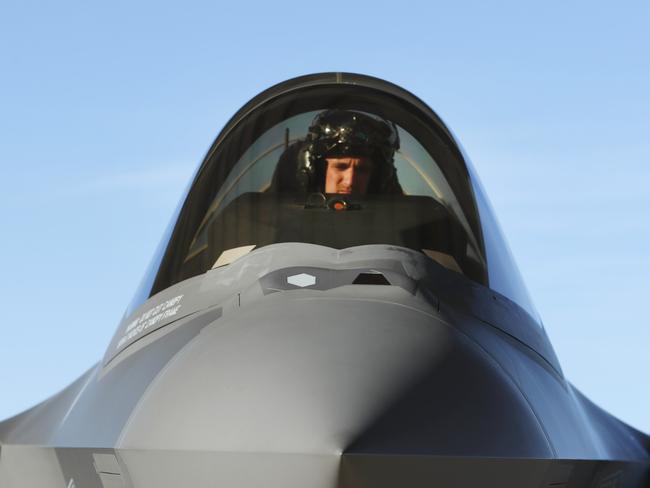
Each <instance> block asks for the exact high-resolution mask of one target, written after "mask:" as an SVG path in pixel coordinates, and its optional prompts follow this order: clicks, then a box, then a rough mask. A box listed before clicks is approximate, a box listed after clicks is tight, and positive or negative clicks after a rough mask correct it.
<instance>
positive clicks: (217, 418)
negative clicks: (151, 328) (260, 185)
mask: <svg viewBox="0 0 650 488" xmlns="http://www.w3.org/2000/svg"><path fill="white" fill-rule="evenodd" d="M277 295H281V294H277ZM268 298H269V299H268V300H265V302H264V303H263V304H260V305H259V306H255V307H250V308H249V309H244V308H242V309H241V310H240V311H238V312H237V313H234V314H232V315H230V316H226V317H222V318H221V319H219V320H218V321H216V322H215V323H213V324H211V325H210V326H208V327H206V328H205V329H203V331H202V332H201V333H200V334H199V335H198V336H197V337H196V338H195V339H194V340H193V341H192V342H190V343H189V344H187V345H186V346H185V347H184V348H183V349H182V350H181V351H180V352H179V353H177V355H176V356H175V357H174V358H173V359H172V360H171V361H170V362H169V363H168V364H167V366H166V367H165V368H164V370H163V371H161V373H160V374H159V375H158V377H157V378H156V379H155V380H154V381H153V383H152V384H151V385H150V387H149V388H148V390H147V392H146V394H145V395H144V397H143V398H142V400H141V401H140V403H139V405H138V406H137V408H136V410H135V411H134V413H133V414H132V415H131V418H130V419H129V422H128V423H127V426H126V427H125V429H124V432H123V434H122V437H121V440H120V445H119V447H120V448H121V449H139V450H142V449H145V450H146V449H156V450H169V451H176V452H178V451H182V452H213V453H214V452H220V453H229V454H228V456H229V457H228V456H227V457H228V459H230V461H228V463H227V464H228V465H229V466H235V465H236V466H238V468H237V470H238V471H237V473H239V474H241V473H243V472H246V470H247V468H246V466H247V465H248V464H247V462H244V461H241V460H242V459H244V458H242V457H241V456H242V455H245V456H246V455H252V456H254V458H255V460H254V461H250V462H252V463H253V464H255V465H256V466H261V465H264V463H271V461H269V460H268V459H269V458H268V455H269V454H271V455H273V459H275V461H273V462H272V463H271V464H273V463H277V462H278V459H283V461H282V462H284V463H286V466H285V468H286V469H290V470H294V471H295V470H296V469H297V471H295V472H294V474H296V473H298V472H304V473H307V472H312V473H313V472H318V473H320V475H319V477H320V478H319V479H320V480H321V481H319V483H317V485H315V484H314V479H313V476H312V475H310V476H307V474H305V478H304V480H311V481H310V486H321V482H322V483H324V484H322V486H332V483H335V482H336V480H337V477H338V476H339V474H338V469H339V463H340V459H341V456H342V455H347V454H352V453H354V454H356V455H364V454H400V455H401V454H434V455H486V454H487V455H490V454H491V455H492V456H494V457H498V456H504V455H512V454H513V453H515V455H534V456H541V457H544V456H547V455H548V451H545V450H544V449H543V448H541V449H540V448H539V446H540V445H543V442H544V441H543V439H544V436H543V433H541V431H540V430H539V426H537V424H536V423H535V422H536V421H535V420H534V416H533V415H532V413H531V412H530V408H529V407H528V406H527V405H526V404H525V400H523V399H522V397H521V395H520V394H519V392H518V391H517V390H516V388H514V387H513V385H512V383H511V382H509V380H508V379H507V378H506V377H504V375H502V374H501V372H500V370H499V368H498V366H496V365H495V363H494V362H493V360H491V359H490V358H489V357H488V356H487V355H486V354H485V353H484V352H483V351H482V350H481V349H480V348H479V347H478V346H477V345H476V344H474V343H472V342H471V341H470V340H469V339H467V338H466V337H465V336H463V335H462V334H460V333H459V332H458V331H457V330H456V329H455V328H454V327H453V326H451V325H449V324H447V323H445V322H444V321H443V320H442V319H441V318H439V317H436V316H435V315H433V314H428V313H425V312H422V311H419V310H415V309H413V308H410V307H406V306H403V305H399V304H397V303H389V302H382V301H371V300H362V299H341V298H337V299H326V298H323V299H313V298H312V299H292V300H286V299H283V298H282V297H281V296H272V297H268ZM540 439H541V441H540ZM540 442H541V443H542V444H540ZM235 453H236V454H235ZM260 453H264V456H262V455H261V454H260ZM296 455H297V456H300V457H299V460H297V459H296V458H295V456H296ZM233 456H234V457H233ZM260 456H261V457H260ZM219 459H222V460H223V459H225V458H224V457H223V456H222V457H220V458H219ZM235 459H236V460H237V461H235ZM233 463H234V464H233ZM238 463H239V464H238ZM281 464H282V463H281ZM296 464H299V466H300V468H297V467H295V466H294V465H296ZM274 466H277V464H274ZM292 466H294V467H292ZM285 468H282V469H283V470H284V469H285ZM232 469H235V468H232ZM251 469H252V468H251ZM260 469H261V468H260ZM305 470H306V471H305ZM313 470H316V471H313ZM220 472H221V471H220ZM283 473H284V471H283ZM239 474H238V475H239ZM283 476H284V475H283ZM296 476H298V475H297V474H296ZM298 478H300V479H302V478H301V477H300V476H298ZM282 479H284V478H282ZM292 479H293V478H292Z"/></svg>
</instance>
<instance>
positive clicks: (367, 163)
mask: <svg viewBox="0 0 650 488" xmlns="http://www.w3.org/2000/svg"><path fill="white" fill-rule="evenodd" d="M326 160H327V173H326V174H325V193H344V194H348V195H350V194H357V195H358V194H361V195H363V194H365V193H368V183H369V182H370V176H371V175H372V162H371V160H370V158H366V157H361V158H357V157H339V158H326Z"/></svg>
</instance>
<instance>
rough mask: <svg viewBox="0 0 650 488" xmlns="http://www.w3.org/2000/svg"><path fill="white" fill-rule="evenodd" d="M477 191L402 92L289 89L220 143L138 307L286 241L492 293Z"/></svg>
mask: <svg viewBox="0 0 650 488" xmlns="http://www.w3.org/2000/svg"><path fill="white" fill-rule="evenodd" d="M476 191H478V192H480V191H481V190H480V188H478V189H477V187H476V186H475V185H474V184H473V181H472V177H471V176H470V172H469V171H468V168H467V166H466V163H465V160H464V158H463V155H462V153H461V150H460V148H459V146H458V145H457V144H456V143H455V141H454V139H453V137H452V136H451V134H450V133H449V132H448V131H447V129H446V128H445V126H444V124H443V123H442V122H441V121H440V119H439V118H438V117H437V116H436V115H435V114H434V113H433V112H432V111H431V110H430V109H428V107H426V105H424V104H423V103H422V102H421V101H420V100H418V99H416V98H415V97H413V96H412V95H410V94H408V93H407V92H405V91H404V90H402V89H400V88H398V87H395V86H394V85H391V84H389V83H386V82H382V81H381V80H376V79H374V78H369V77H363V76H359V75H345V74H343V75H341V74H323V75H312V76H308V77H303V78H298V79H295V80H290V81H288V82H285V83H283V84H280V85H277V86H276V87H273V88H271V89H269V90H267V91H266V92H264V93H262V94H261V95H259V96H258V97H256V98H255V99H253V100H252V101H251V102H249V104H247V105H246V106H245V107H244V108H242V110H240V112H238V113H237V114H236V115H235V116H234V117H233V119H231V121H230V122H229V123H228V124H227V126H226V127H225V128H224V130H223V131H222V133H221V134H220V136H219V137H218V138H217V140H216V141H215V143H214V144H213V146H212V148H211V149H210V151H209V152H208V155H207V156H206V158H205V160H204V162H203V164H202V166H201V167H200V169H199V171H198V173H197V175H196V178H195V180H194V182H193V184H192V186H191V189H190V191H189V193H188V196H187V198H186V199H185V201H184V204H183V206H182V207H181V208H180V209H179V214H178V219H177V222H176V223H175V225H174V226H173V227H172V228H170V232H169V234H168V236H167V238H165V239H163V244H162V245H161V248H160V250H159V253H158V257H157V258H156V259H154V262H153V264H152V268H151V270H150V272H149V273H148V274H147V276H146V277H145V280H144V282H143V285H142V287H141V290H140V293H139V298H138V297H136V302H137V301H140V302H141V301H142V299H143V298H146V297H147V296H150V295H153V294H155V293H157V292H158V291H161V290H163V289H165V288H167V287H169V286H171V285H173V284H175V283H178V282H180V281H183V280H185V279H187V278H190V277H193V276H197V275H199V274H202V273H205V272H206V271H208V270H210V269H213V268H215V267H219V266H222V265H226V264H228V263H229V262H231V261H232V259H233V258H235V257H237V256H239V255H241V254H242V253H244V252H247V251H250V250H251V249H254V248H260V247H263V246H266V245H269V244H276V243H283V242H303V243H312V244H319V245H323V246H328V247H332V248H336V249H345V248H348V247H353V246H360V245H366V244H388V245H394V246H400V247H406V248H409V249H412V250H415V251H418V252H422V253H424V254H426V255H428V256H429V257H430V258H431V259H433V260H434V261H436V262H438V263H439V264H440V265H442V266H444V267H446V268H448V269H450V270H453V271H455V272H457V273H461V274H463V275H465V276H466V277H467V278H468V279H470V280H473V281H475V282H477V283H480V284H482V285H485V286H490V284H491V277H490V273H491V272H492V269H491V263H490V255H489V251H488V250H486V236H485V235H484V234H485V232H484V231H485V229H484V227H483V226H482V225H481V221H482V219H481V213H484V212H489V209H486V210H484V212H482V211H481V209H480V208H479V207H480V206H481V200H482V196H479V198H478V200H477V198H476V196H475V192H476ZM490 217H491V214H490ZM495 232H496V234H495ZM495 232H491V231H488V233H489V234H490V235H489V236H488V238H487V240H488V241H489V242H490V244H488V246H487V247H491V246H493V242H494V235H497V238H500V234H499V233H498V229H497V230H495ZM503 247H505V244H503ZM498 254H499V266H500V267H503V255H504V252H500V253H498ZM505 254H507V248H505ZM511 267H512V268H513V269H514V270H515V271H514V273H515V274H516V275H517V276H518V273H517V272H516V268H514V265H512V266H511ZM502 271H504V270H502ZM505 271H506V272H510V270H505ZM496 281H499V280H498V279H497V280H496ZM515 286H517V285H515ZM497 291H501V290H497ZM510 298H512V297H510ZM515 301H516V300H515ZM136 305H137V303H136ZM520 305H522V306H524V308H528V309H529V311H531V309H532V306H530V307H527V306H526V305H527V304H521V303H520Z"/></svg>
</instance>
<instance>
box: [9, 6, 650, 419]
mask: <svg viewBox="0 0 650 488" xmlns="http://www.w3.org/2000/svg"><path fill="white" fill-rule="evenodd" d="M649 25H650V4H649V3H648V2H647V1H643V2H619V3H617V4H616V5H614V4H612V3H611V2H594V1H588V2H587V1H573V2H566V1H565V2H535V3H533V2H519V1H513V2H484V1H476V2H467V1H458V2H449V1H445V2H394V1H392V2H382V1H374V2H340V1H323V2H282V1H274V2H265V3H262V2H222V3H218V2H206V3H201V2H191V1H185V2H182V3H181V2H178V3H177V4H176V5H172V4H167V3H165V2H162V1H156V2H137V3H135V2H130V1H129V2H121V1H113V2H76V3H73V2H47V3H46V2H42V3H36V2H30V1H25V0H21V1H13V0H3V1H2V3H1V4H0V168H1V169H2V172H1V174H2V180H1V182H0V185H1V186H0V229H1V230H0V236H1V238H0V269H1V270H2V271H1V276H2V279H1V280H0V307H1V310H2V320H1V321H0V385H1V386H0V388H1V390H0V391H1V393H0V418H4V417H7V416H9V415H12V414H14V413H17V412H19V411H21V410H23V409H25V408H27V407H29V406H31V405H33V404H35V403H36V402H38V401H40V400H42V399H44V398H45V397H47V396H49V395H52V394H54V393H55V392H57V391H58V390H60V389H61V388H63V387H64V386H66V385H67V384H68V383H70V382H71V381H72V380H74V379H75V378H77V377H78V376H79V375H80V374H81V373H82V372H83V371H85V370H86V369H88V368H89V367H90V366H91V365H93V364H94V363H95V362H96V361H97V360H99V358H100V357H101V356H102V355H103V353H104V350H105V348H106V346H107V345H108V341H109V339H110V337H111V336H112V334H113V333H114V331H115V328H116V326H117V323H118V321H119V319H120V317H121V315H122V313H123V311H124V308H125V307H126V305H127V302H128V301H129V299H130V297H131V295H132V294H133V292H134V290H135V288H136V285H137V283H138V281H139V280H140V278H141V276H142V273H143V271H144V269H145V267H146V265H147V263H148V260H149V258H150V256H151V254H152V252H153V249H154V248H155V246H156V244H157V242H158V240H159V238H160V235H161V233H162V230H163V228H164V227H165V225H166V224H167V220H168V219H169V217H170V215H171V212H172V209H173V208H174V207H175V205H176V204H177V201H178V199H179V197H180V195H181V193H182V191H183V189H184V187H185V186H186V185H187V183H188V180H189V178H190V175H191V174H192V172H193V171H194V170H195V168H196V167H197V165H198V164H199V163H200V161H201V159H202V157H203V155H204V153H205V151H206V150H207V148H208V146H209V145H210V144H211V142H212V141H213V139H214V138H215V137H216V135H217V133H218V131H219V130H220V129H221V128H222V126H223V125H224V123H225V122H226V121H227V119H228V118H229V117H230V116H231V115H232V114H233V113H234V112H235V111H236V110H237V109H238V108H239V107H240V106H241V105H242V104H244V103H245V102H246V101H247V100H248V99H250V98H251V97H253V96H254V95H256V94H257V93H259V92H260V91H261V90H263V89H265V88H267V87H268V86H270V85H272V84H274V83H277V82H280V81H283V80H285V79H287V78H290V77H293V76H297V75H301V74H306V73H311V72H318V71H352V72H359V73H365V74H370V75H374V76H378V77H381V78H384V79H387V80H389V81H392V82H394V83H397V84H399V85H401V86H403V87H404V88H406V89H408V90H410V91H412V92H413V93H415V94H416V95H418V96H419V97H420V98H422V99H423V100H425V101H426V102H427V103H428V104H429V105H430V106H431V107H432V108H433V109H434V110H436V111H437V112H438V113H439V114H440V115H441V116H442V118H443V119H444V120H445V121H446V122H447V123H448V125H449V126H450V127H451V128H452V130H453V131H454V132H455V133H456V135H457V136H458V137H459V139H460V140H461V142H462V143H463V145H464V146H465V149H466V150H467V152H468V153H469V155H470V157H471V158H472V160H473V163H474V165H475V167H476V169H477V171H478V173H479V175H480V176H481V178H482V180H483V183H484V186H485V187H486V189H487V192H488V194H489V195H490V197H491V199H492V203H493V205H494V207H495V209H496V212H497V215H498V216H499V218H500V220H501V224H502V227H503V229H504V231H505V234H506V235H507V236H508V238H509V241H510V244H511V247H512V250H513V253H514V255H515V257H516V259H517V261H518V264H519V267H520V269H521V271H522V274H523V275H524V278H525V279H526V281H527V283H528V287H529V289H530V292H531V294H532V296H533V299H534V300H535V303H536V305H537V308H538V309H539V311H540V314H541V316H542V317H543V319H544V323H545V325H546V328H547V331H548V333H549V335H550V337H551V340H552V342H553V344H554V346H555V348H556V352H557V354H558V356H559V358H560V361H561V363H562V365H563V368H564V370H565V373H566V375H567V377H568V378H569V379H570V380H571V381H572V382H573V383H574V384H575V385H576V386H577V387H578V388H580V389H581V390H582V391H583V392H584V393H585V394H587V396H589V397H590V398H592V399H593V400H594V401H595V402H596V403H598V404H599V405H601V406H603V407H604V408H606V409H607V410H609V411H610V412H612V413H613V414H615V415H617V416H619V417H620V418H622V419H623V420H625V421H627V422H629V423H631V424H632V425H634V426H635V427H637V428H640V429H642V430H644V431H646V432H650V387H649V386H648V372H650V354H649V353H648V348H649V344H650V330H649V328H650V327H649V326H650V321H649V320H648V312H647V310H648V307H647V304H648V300H649V298H648V296H649V292H650V286H649V285H648V276H649V275H650V217H649V215H650V191H649V186H650V165H649V162H650V137H649V134H650V62H649V59H650V57H649V53H650V29H649V28H648V26H649Z"/></svg>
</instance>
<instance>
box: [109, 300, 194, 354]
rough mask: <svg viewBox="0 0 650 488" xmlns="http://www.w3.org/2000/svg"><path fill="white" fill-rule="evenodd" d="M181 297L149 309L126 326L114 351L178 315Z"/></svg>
mask: <svg viewBox="0 0 650 488" xmlns="http://www.w3.org/2000/svg"><path fill="white" fill-rule="evenodd" d="M182 299H183V295H178V296H177V297H174V298H170V299H169V300H166V301H164V302H162V303H160V304H159V305H156V306H155V307H153V308H150V309H149V310H147V311H146V312H144V313H143V314H142V315H140V316H139V317H138V318H136V319H134V320H133V321H131V322H130V323H129V325H127V326H126V333H125V334H124V336H122V338H121V339H120V340H119V341H118V343H117V346H116V347H115V348H116V349H119V348H120V347H122V346H123V345H124V344H126V343H127V342H129V341H131V339H133V338H135V337H137V336H138V335H140V334H142V333H143V332H144V331H146V330H147V329H150V328H151V327H154V326H155V325H156V324H158V323H160V322H161V321H163V320H165V319H168V318H169V317H173V316H174V315H177V314H178V311H179V310H180V308H181V300H182Z"/></svg>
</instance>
